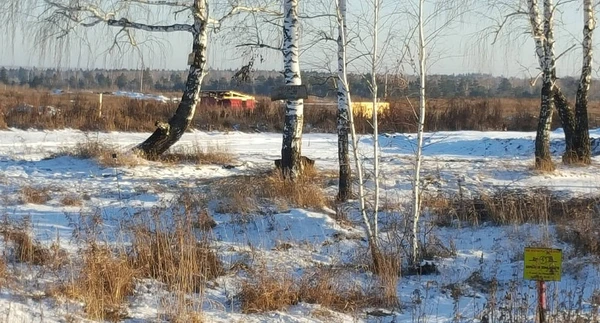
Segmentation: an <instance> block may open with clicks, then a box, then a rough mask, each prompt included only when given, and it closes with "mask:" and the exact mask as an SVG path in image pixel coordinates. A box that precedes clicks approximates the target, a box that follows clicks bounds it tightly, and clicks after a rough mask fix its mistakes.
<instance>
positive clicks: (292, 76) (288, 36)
mask: <svg viewBox="0 0 600 323" xmlns="http://www.w3.org/2000/svg"><path fill="white" fill-rule="evenodd" d="M298 1H299V0H283V15H284V18H283V47H282V52H283V65H284V66H283V75H284V78H285V84H286V85H301V84H302V80H301V79H300V57H299V56H300V39H299V34H298V29H299V26H298V24H299V22H298ZM303 123H304V101H303V100H302V99H298V100H287V101H286V104H285V121H284V125H283V143H282V147H281V167H282V171H283V173H284V175H285V176H290V177H291V178H292V179H294V178H296V177H298V176H300V175H301V174H302V169H303V165H302V162H301V158H300V157H301V156H302V126H303Z"/></svg>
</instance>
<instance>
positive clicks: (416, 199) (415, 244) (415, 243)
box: [410, 0, 427, 267]
mask: <svg viewBox="0 0 600 323" xmlns="http://www.w3.org/2000/svg"><path fill="white" fill-rule="evenodd" d="M424 6H425V0H419V9H418V12H419V13H418V18H417V19H418V27H417V29H418V35H419V46H418V62H419V67H418V71H419V120H418V122H417V150H416V152H415V169H414V175H413V183H412V186H413V190H412V193H413V206H412V217H411V225H410V228H411V234H410V240H411V243H410V244H411V257H410V264H411V265H412V266H413V267H414V266H417V264H418V260H419V237H418V230H419V218H420V217H421V161H422V159H423V157H422V156H423V133H424V131H425V107H426V103H427V102H426V100H427V97H426V95H425V84H426V83H425V82H426V74H427V72H426V70H425V57H426V56H425V50H426V48H425V31H424V23H425V18H424V16H423V11H424Z"/></svg>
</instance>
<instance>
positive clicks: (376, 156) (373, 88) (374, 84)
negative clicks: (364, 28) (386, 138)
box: [371, 0, 380, 239]
mask: <svg viewBox="0 0 600 323" xmlns="http://www.w3.org/2000/svg"><path fill="white" fill-rule="evenodd" d="M379 7H380V0H374V1H373V16H374V19H373V49H372V52H371V91H372V93H373V178H374V182H375V183H374V184H375V196H374V197H373V198H374V200H375V201H374V202H373V230H374V232H375V239H378V237H377V233H378V232H379V229H378V221H379V219H378V213H379V124H378V122H379V121H378V120H377V117H378V114H379V113H378V109H377V106H378V102H377V101H378V99H377V98H378V97H377V94H378V93H377V92H378V87H377V59H378V56H377V46H378V41H379Z"/></svg>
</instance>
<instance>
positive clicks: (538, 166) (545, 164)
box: [535, 157, 556, 172]
mask: <svg viewBox="0 0 600 323" xmlns="http://www.w3.org/2000/svg"><path fill="white" fill-rule="evenodd" d="M535 170H537V171H541V172H553V171H555V170H556V166H555V165H554V163H553V162H552V159H550V157H548V158H537V157H536V158H535Z"/></svg>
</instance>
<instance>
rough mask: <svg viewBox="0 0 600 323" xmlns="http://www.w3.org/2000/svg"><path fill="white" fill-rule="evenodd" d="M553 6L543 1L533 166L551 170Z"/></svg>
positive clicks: (549, 1) (548, 1)
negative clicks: (542, 50)
mask: <svg viewBox="0 0 600 323" xmlns="http://www.w3.org/2000/svg"><path fill="white" fill-rule="evenodd" d="M553 20H554V4H553V2H552V0H544V36H545V41H544V60H543V64H544V65H543V67H542V80H543V82H542V90H541V102H542V104H541V107H540V116H539V119H538V128H537V134H536V140H535V166H536V168H538V169H543V170H553V169H554V165H553V164H552V158H551V155H550V125H551V123H552V112H553V109H554V96H553V87H554V80H555V56H554V21H553Z"/></svg>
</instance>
